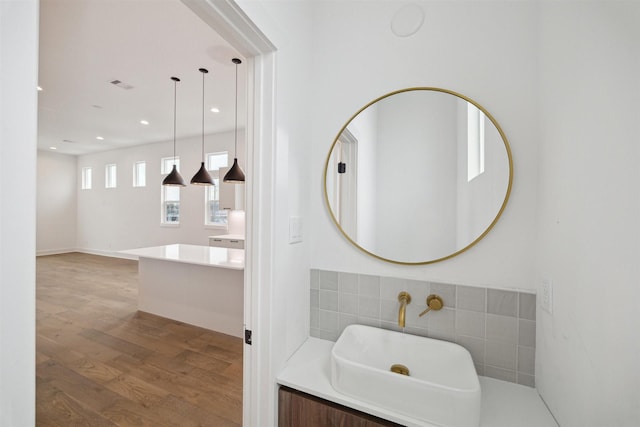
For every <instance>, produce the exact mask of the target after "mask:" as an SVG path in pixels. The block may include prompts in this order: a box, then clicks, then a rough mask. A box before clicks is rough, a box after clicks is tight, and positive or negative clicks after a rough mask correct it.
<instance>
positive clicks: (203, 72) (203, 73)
mask: <svg viewBox="0 0 640 427" xmlns="http://www.w3.org/2000/svg"><path fill="white" fill-rule="evenodd" d="M202 70H203V68H201V69H200V72H201V73H202V161H203V162H204V75H205V71H202Z"/></svg>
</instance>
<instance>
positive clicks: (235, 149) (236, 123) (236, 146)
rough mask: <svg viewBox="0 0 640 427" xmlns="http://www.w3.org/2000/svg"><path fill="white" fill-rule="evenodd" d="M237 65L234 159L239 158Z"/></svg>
mask: <svg viewBox="0 0 640 427" xmlns="http://www.w3.org/2000/svg"><path fill="white" fill-rule="evenodd" d="M235 64H236V115H235V123H234V129H235V133H234V139H235V142H234V145H233V147H234V148H233V150H234V154H235V155H234V157H235V158H237V157H238V63H237V62H235Z"/></svg>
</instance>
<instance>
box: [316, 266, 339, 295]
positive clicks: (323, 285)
mask: <svg viewBox="0 0 640 427" xmlns="http://www.w3.org/2000/svg"><path fill="white" fill-rule="evenodd" d="M320 289H327V290H329V291H337V290H338V273H337V272H335V271H325V270H320Z"/></svg>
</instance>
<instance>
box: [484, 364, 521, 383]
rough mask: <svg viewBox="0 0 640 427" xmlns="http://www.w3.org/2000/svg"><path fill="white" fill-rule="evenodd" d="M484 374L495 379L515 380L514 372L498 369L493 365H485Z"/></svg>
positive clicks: (513, 381)
mask: <svg viewBox="0 0 640 427" xmlns="http://www.w3.org/2000/svg"><path fill="white" fill-rule="evenodd" d="M484 374H485V375H486V376H487V377H489V378H495V379H497V380H502V381H509V382H512V383H515V382H516V372H515V371H510V370H508V369H500V368H496V367H495V366H485V367H484Z"/></svg>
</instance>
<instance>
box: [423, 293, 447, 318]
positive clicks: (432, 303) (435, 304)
mask: <svg viewBox="0 0 640 427" xmlns="http://www.w3.org/2000/svg"><path fill="white" fill-rule="evenodd" d="M442 307H444V301H442V298H440V296H439V295H434V294H431V295H429V296H428V297H427V309H426V310H425V311H423V312H422V313H420V315H419V316H420V317H422V316H424V315H425V314H427V313H428V312H429V311H431V310H434V311H438V310H440V309H441V308H442Z"/></svg>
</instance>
